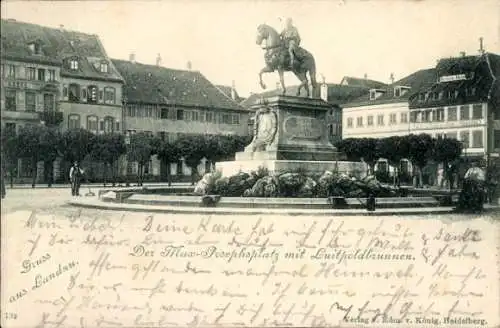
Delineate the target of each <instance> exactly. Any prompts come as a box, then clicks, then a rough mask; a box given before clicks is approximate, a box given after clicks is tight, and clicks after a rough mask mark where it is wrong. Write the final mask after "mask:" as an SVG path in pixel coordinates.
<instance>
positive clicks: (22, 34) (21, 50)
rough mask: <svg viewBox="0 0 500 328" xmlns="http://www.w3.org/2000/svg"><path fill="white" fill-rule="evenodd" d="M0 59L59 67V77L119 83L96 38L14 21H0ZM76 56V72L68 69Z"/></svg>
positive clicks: (118, 76)
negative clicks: (102, 69) (103, 67)
mask: <svg viewBox="0 0 500 328" xmlns="http://www.w3.org/2000/svg"><path fill="white" fill-rule="evenodd" d="M1 30H2V41H1V50H2V57H4V58H7V59H12V60H19V61H29V62H45V63H51V64H53V65H62V66H61V75H62V76H71V77H77V78H87V79H103V80H116V81H121V80H122V78H121V76H120V74H119V73H118V71H117V70H116V68H115V67H113V65H112V64H111V63H110V62H109V59H108V56H107V54H106V51H105V50H104V47H103V46H102V44H101V41H100V40H99V37H98V36H97V35H93V34H85V33H81V32H75V31H69V30H66V29H57V28H50V27H45V26H41V25H36V24H30V23H24V22H19V21H16V20H11V19H8V20H5V19H2V20H1ZM30 43H37V44H38V45H39V46H40V50H41V51H40V54H34V53H33V52H32V50H30V48H29V44H30ZM72 57H73V58H74V57H78V60H79V65H78V70H70V69H69V65H67V60H68V59H69V58H72ZM101 62H106V63H108V69H109V70H108V72H107V73H102V72H100V63H101Z"/></svg>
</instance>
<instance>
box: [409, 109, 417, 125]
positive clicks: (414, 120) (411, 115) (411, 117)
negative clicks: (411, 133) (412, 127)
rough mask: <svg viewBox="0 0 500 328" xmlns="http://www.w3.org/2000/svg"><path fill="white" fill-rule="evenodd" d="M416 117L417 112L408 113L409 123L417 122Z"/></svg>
mask: <svg viewBox="0 0 500 328" xmlns="http://www.w3.org/2000/svg"><path fill="white" fill-rule="evenodd" d="M417 116H418V112H417V111H414V112H411V113H410V122H411V123H415V122H417Z"/></svg>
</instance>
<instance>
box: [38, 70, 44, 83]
mask: <svg viewBox="0 0 500 328" xmlns="http://www.w3.org/2000/svg"><path fill="white" fill-rule="evenodd" d="M38 81H45V69H44V68H39V69H38Z"/></svg>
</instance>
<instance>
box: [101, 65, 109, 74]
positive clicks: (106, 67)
mask: <svg viewBox="0 0 500 328" xmlns="http://www.w3.org/2000/svg"><path fill="white" fill-rule="evenodd" d="M100 68H101V73H108V63H101V67H100Z"/></svg>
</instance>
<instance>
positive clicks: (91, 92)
mask: <svg viewBox="0 0 500 328" xmlns="http://www.w3.org/2000/svg"><path fill="white" fill-rule="evenodd" d="M97 91H98V90H97V87H96V86H95V85H91V86H89V87H88V88H87V102H89V103H93V104H96V103H97Z"/></svg>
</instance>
